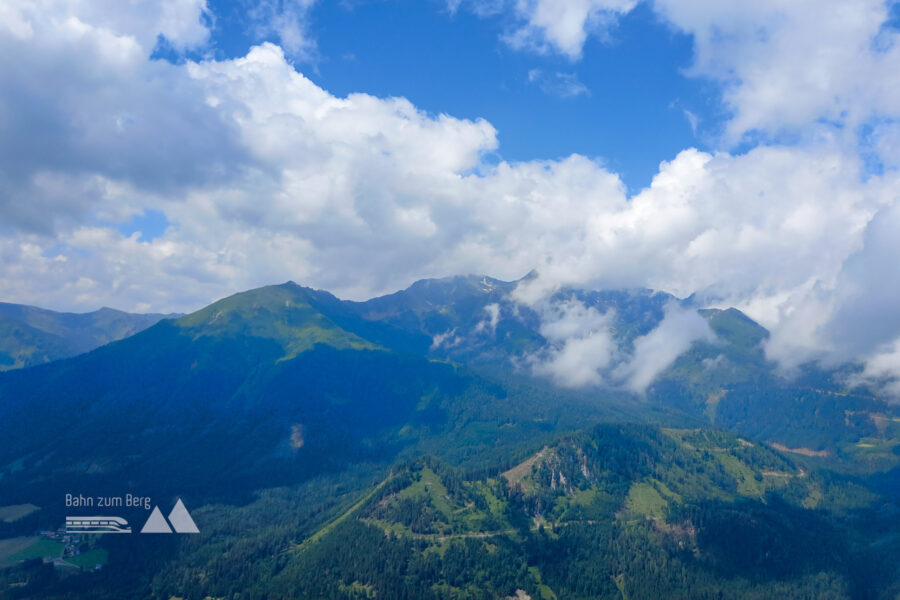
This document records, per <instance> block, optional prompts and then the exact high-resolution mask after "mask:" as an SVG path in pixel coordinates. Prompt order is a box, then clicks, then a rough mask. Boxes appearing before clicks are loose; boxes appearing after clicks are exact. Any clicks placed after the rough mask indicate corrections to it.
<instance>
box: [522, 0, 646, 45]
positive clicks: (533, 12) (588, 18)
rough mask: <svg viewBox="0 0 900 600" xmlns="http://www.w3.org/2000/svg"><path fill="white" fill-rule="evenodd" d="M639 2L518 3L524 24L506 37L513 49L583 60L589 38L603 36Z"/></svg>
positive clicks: (550, 0) (556, 0)
mask: <svg viewBox="0 0 900 600" xmlns="http://www.w3.org/2000/svg"><path fill="white" fill-rule="evenodd" d="M635 5H637V0H516V5H515V11H516V14H517V15H518V17H519V18H520V19H521V21H522V24H521V25H520V26H519V27H518V28H516V29H515V30H514V31H513V32H512V33H511V34H509V35H508V36H507V37H506V41H507V43H508V44H510V45H511V46H512V47H513V48H528V49H531V50H535V51H537V52H541V53H545V52H551V51H553V52H558V53H561V54H563V55H565V56H568V57H569V58H572V59H577V58H579V57H580V56H581V51H582V48H583V47H584V43H585V41H586V40H587V37H588V34H590V33H596V34H600V35H603V34H605V33H606V32H607V31H608V29H609V27H610V26H612V25H613V24H615V22H616V20H617V19H618V17H619V16H620V15H623V14H626V13H628V12H630V11H631V9H632V8H634V7H635Z"/></svg>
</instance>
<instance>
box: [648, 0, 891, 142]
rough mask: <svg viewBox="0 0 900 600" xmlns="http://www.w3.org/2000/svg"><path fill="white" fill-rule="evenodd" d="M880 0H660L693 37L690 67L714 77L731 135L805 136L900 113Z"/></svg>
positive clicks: (668, 15) (734, 137)
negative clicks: (814, 129) (820, 125)
mask: <svg viewBox="0 0 900 600" xmlns="http://www.w3.org/2000/svg"><path fill="white" fill-rule="evenodd" d="M889 4H890V3H887V2H884V0H859V1H856V2H843V1H842V0H797V1H792V2H782V1H780V0H761V1H758V2H720V1H717V0H689V1H684V0H657V1H656V2H654V4H653V6H654V10H656V11H657V12H658V13H660V14H661V15H662V16H663V17H664V18H665V19H666V20H668V22H670V23H671V24H673V25H674V26H675V27H677V28H678V29H680V30H682V31H684V32H687V33H689V34H691V35H692V36H693V39H694V65H693V67H692V69H691V71H690V72H691V74H693V75H696V76H702V77H706V78H711V79H714V80H717V81H719V82H721V83H722V84H723V85H724V86H725V87H724V99H725V102H726V104H727V105H728V106H729V107H730V108H731V110H732V111H733V113H734V114H733V118H732V119H731V121H730V122H729V124H728V127H727V136H728V137H729V139H730V140H731V141H736V140H738V139H740V138H741V137H742V136H743V135H744V134H746V133H747V132H750V131H753V130H757V131H761V132H763V133H765V134H767V135H778V134H781V133H791V134H801V135H804V134H809V132H810V126H811V125H812V124H814V123H815V122H817V121H819V120H824V121H827V122H838V123H843V124H845V125H846V126H847V127H849V128H850V129H851V131H852V129H853V128H854V127H856V126H857V125H859V124H860V123H863V122H865V121H867V120H869V119H871V118H873V117H876V116H884V115H897V114H898V112H900V76H898V73H900V46H898V44H897V36H898V32H897V30H895V29H891V28H887V29H885V28H883V24H884V23H885V21H886V19H887V17H888V11H889V9H890V7H889Z"/></svg>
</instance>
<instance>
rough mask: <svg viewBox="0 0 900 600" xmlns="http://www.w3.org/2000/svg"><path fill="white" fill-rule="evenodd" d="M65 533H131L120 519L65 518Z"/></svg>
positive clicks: (125, 523) (126, 524)
mask: <svg viewBox="0 0 900 600" xmlns="http://www.w3.org/2000/svg"><path fill="white" fill-rule="evenodd" d="M66 533H131V527H129V526H128V521H126V520H125V519H123V518H122V517H66Z"/></svg>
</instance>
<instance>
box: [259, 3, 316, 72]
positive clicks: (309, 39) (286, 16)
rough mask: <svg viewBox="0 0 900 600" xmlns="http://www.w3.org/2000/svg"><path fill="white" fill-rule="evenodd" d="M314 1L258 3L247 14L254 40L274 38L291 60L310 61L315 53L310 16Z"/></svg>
mask: <svg viewBox="0 0 900 600" xmlns="http://www.w3.org/2000/svg"><path fill="white" fill-rule="evenodd" d="M317 1H318V0H259V1H257V2H256V4H254V5H253V8H252V9H251V10H250V11H249V16H250V18H251V19H252V20H253V21H254V22H255V30H256V35H257V38H258V39H265V38H266V37H268V36H269V35H272V34H274V35H276V36H277V38H278V40H279V42H280V43H281V46H282V47H283V48H284V49H285V51H287V53H288V54H290V55H291V56H292V57H295V58H298V59H300V60H311V59H312V58H314V57H315V55H316V52H317V44H316V41H315V38H314V37H313V35H312V32H311V31H310V23H309V19H310V12H311V11H312V8H313V6H315V4H316V3H317Z"/></svg>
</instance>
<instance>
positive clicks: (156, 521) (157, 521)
mask: <svg viewBox="0 0 900 600" xmlns="http://www.w3.org/2000/svg"><path fill="white" fill-rule="evenodd" d="M141 533H172V530H171V529H170V528H169V524H168V523H166V520H165V519H164V518H163V516H162V513H161V512H159V507H158V506H154V507H153V512H152V513H150V518H149V519H147V522H146V523H144V527H143V528H141Z"/></svg>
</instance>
